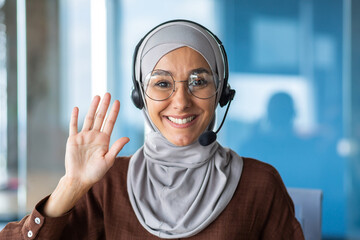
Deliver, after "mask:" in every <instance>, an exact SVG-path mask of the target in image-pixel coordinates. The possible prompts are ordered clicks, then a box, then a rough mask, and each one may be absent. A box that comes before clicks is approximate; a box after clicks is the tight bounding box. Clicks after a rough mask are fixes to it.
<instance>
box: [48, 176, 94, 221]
mask: <svg viewBox="0 0 360 240" xmlns="http://www.w3.org/2000/svg"><path fill="white" fill-rule="evenodd" d="M89 189H90V187H88V186H85V185H84V184H81V183H80V181H78V180H76V179H73V178H69V177H67V176H64V177H62V178H61V179H60V181H59V183H58V185H57V187H56V188H55V190H54V192H53V193H52V194H51V195H50V197H49V199H48V200H47V202H46V204H45V207H44V213H45V215H46V216H48V217H59V216H62V215H64V214H65V213H67V212H68V211H70V210H71V209H72V208H73V207H74V206H75V204H76V203H77V202H78V200H79V199H80V198H81V197H82V196H84V195H85V194H86V193H87V191H88V190H89Z"/></svg>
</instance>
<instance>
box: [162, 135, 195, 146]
mask: <svg viewBox="0 0 360 240" xmlns="http://www.w3.org/2000/svg"><path fill="white" fill-rule="evenodd" d="M168 140H169V141H170V142H171V143H172V144H174V145H176V146H179V147H183V146H187V145H190V144H192V143H194V142H195V141H196V140H197V138H194V137H177V138H170V139H168Z"/></svg>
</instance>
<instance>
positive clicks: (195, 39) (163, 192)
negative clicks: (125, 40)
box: [127, 21, 243, 238]
mask: <svg viewBox="0 0 360 240" xmlns="http://www.w3.org/2000/svg"><path fill="white" fill-rule="evenodd" d="M183 46H187V47H191V48H192V49H194V50H196V51H198V52H199V53H200V54H202V56H203V57H204V58H205V59H206V60H207V62H208V64H209V66H210V68H211V69H212V71H214V72H216V73H217V74H218V75H219V76H220V79H219V84H220V92H221V89H222V87H223V77H222V76H224V66H223V59H222V55H221V52H220V51H219V47H218V45H217V42H216V41H215V40H214V39H213V37H212V36H211V35H210V34H209V33H208V32H207V31H206V30H205V29H203V28H202V27H200V26H198V25H197V24H193V23H190V22H186V21H176V22H169V23H167V24H163V25H161V26H160V27H158V28H156V29H154V30H153V31H152V32H151V33H149V34H148V35H147V37H146V38H145V39H144V41H143V42H142V44H141V46H140V48H139V52H138V56H137V59H136V64H135V73H136V76H137V78H136V79H139V80H143V79H141V78H140V76H142V78H143V76H145V74H147V73H148V72H150V71H151V70H152V69H153V68H154V67H155V65H156V63H157V62H158V61H159V60H160V58H161V57H162V56H164V55H165V54H167V53H168V52H170V51H172V50H175V49H177V48H180V47H183ZM218 95H219V94H218ZM142 96H143V99H145V96H144V93H143V92H142ZM219 98H220V96H217V100H216V101H217V102H218V101H219ZM145 105H146V104H145ZM143 112H144V115H145V119H146V120H147V123H148V124H149V126H150V128H151V129H152V131H151V133H150V134H148V135H147V136H146V139H145V143H144V145H143V146H142V147H141V148H140V149H139V150H138V151H137V152H136V153H135V154H134V155H133V156H132V157H131V160H130V164H129V169H128V177H127V188H128V194H129V199H130V203H131V205H132V207H133V210H134V212H135V214H136V216H137V218H138V220H139V222H140V223H141V225H142V226H143V227H144V228H145V229H146V230H147V231H149V232H150V233H152V234H154V235H156V236H158V237H161V238H183V237H190V236H193V235H195V234H197V233H199V232H200V231H201V230H203V229H204V228H206V227H207V226H208V225H209V224H210V223H211V222H213V221H214V220H215V219H216V218H217V217H218V216H219V214H220V213H221V212H222V211H223V210H224V209H225V207H226V206H227V204H228V203H229V202H230V200H231V198H232V196H233V194H234V192H235V190H236V188H237V185H238V182H239V179H240V176H241V172H242V167H243V161H242V158H241V157H240V156H238V155H237V154H236V153H235V152H233V151H232V150H230V149H227V148H223V147H222V146H221V145H220V144H219V143H218V142H213V143H212V144H210V145H208V146H206V147H204V146H201V145H200V144H199V143H198V141H196V142H194V143H192V144H190V145H188V146H182V147H180V146H175V145H173V144H172V143H170V142H169V141H168V140H167V139H166V138H164V137H163V136H162V134H161V133H160V132H159V130H158V129H157V128H156V126H155V125H154V124H153V123H152V121H151V119H150V117H149V115H148V111H147V108H146V107H145V108H144V109H143ZM209 128H212V126H209Z"/></svg>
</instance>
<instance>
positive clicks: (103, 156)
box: [65, 93, 129, 187]
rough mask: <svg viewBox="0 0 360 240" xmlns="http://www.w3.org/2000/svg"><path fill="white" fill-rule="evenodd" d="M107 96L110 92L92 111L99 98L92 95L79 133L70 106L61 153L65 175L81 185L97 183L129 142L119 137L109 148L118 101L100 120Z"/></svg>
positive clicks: (76, 114) (105, 107)
mask: <svg viewBox="0 0 360 240" xmlns="http://www.w3.org/2000/svg"><path fill="white" fill-rule="evenodd" d="M110 98H111V97H110V94H109V93H106V94H105V96H104V98H103V101H102V103H101V105H100V108H99V110H98V112H97V113H96V109H97V108H98V105H99V102H100V97H99V96H96V97H94V99H93V101H92V103H91V105H90V108H89V111H88V113H87V115H86V118H85V121H84V125H83V128H82V130H81V131H80V132H78V113H79V110H78V108H74V109H73V112H72V115H71V120H70V130H69V131H70V134H69V138H68V141H67V144H66V154H65V169H66V176H67V177H69V178H71V179H73V180H75V181H76V182H78V183H79V184H82V185H83V186H89V187H91V186H92V185H93V184H95V183H96V182H98V181H99V180H100V179H101V178H102V177H103V176H104V175H105V173H106V172H107V171H108V170H109V169H110V168H111V167H112V165H113V164H114V161H115V157H116V155H117V154H118V153H119V152H120V150H121V149H122V148H123V146H124V145H125V144H126V143H127V142H128V141H129V139H128V138H126V137H123V138H120V139H118V140H117V141H116V142H115V143H114V144H113V145H112V146H111V148H109V144H110V136H111V133H112V131H113V128H114V124H115V121H116V118H117V115H118V113H119V109H120V102H119V101H117V100H116V101H115V102H114V104H113V106H112V108H111V110H110V113H109V116H108V118H107V119H106V120H105V121H104V119H105V115H106V112H107V110H108V107H109V105H110Z"/></svg>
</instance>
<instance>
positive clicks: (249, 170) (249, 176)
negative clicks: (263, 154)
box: [241, 157, 283, 185]
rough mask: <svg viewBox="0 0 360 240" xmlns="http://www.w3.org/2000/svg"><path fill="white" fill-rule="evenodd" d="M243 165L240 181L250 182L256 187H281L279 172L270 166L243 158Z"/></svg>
mask: <svg viewBox="0 0 360 240" xmlns="http://www.w3.org/2000/svg"><path fill="white" fill-rule="evenodd" d="M243 163H244V164H243V171H242V176H241V181H246V182H251V183H252V184H256V185H259V184H260V185H263V184H266V185H268V184H275V185H278V184H280V185H283V181H282V179H281V177H280V174H279V172H278V171H277V170H276V169H275V168H274V167H273V166H272V165H270V164H268V163H265V162H261V161H259V160H256V159H253V158H245V157H243Z"/></svg>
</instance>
